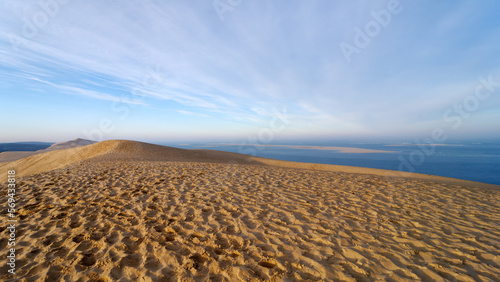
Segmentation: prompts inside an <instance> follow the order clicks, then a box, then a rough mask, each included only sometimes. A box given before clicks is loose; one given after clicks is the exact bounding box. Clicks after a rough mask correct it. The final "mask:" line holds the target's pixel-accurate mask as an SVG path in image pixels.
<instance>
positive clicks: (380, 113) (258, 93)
mask: <svg viewBox="0 0 500 282" xmlns="http://www.w3.org/2000/svg"><path fill="white" fill-rule="evenodd" d="M387 3H388V1H369V2H368V1H366V2H363V3H362V5H357V4H356V5H355V4H353V3H345V2H341V1H314V2H302V1H273V2H251V1H245V2H244V3H242V4H241V5H239V6H237V7H236V8H235V9H234V10H233V11H232V12H231V13H228V14H226V15H225V18H224V21H220V19H219V17H218V15H217V12H216V11H215V10H214V9H213V6H212V5H211V2H210V1H201V0H200V1H191V2H189V3H187V2H179V1H153V0H145V1H128V2H127V3H122V2H109V1H104V2H100V1H94V2H92V4H89V3H88V2H85V1H76V0H75V1H69V2H68V3H67V4H60V5H59V9H58V11H57V13H54V15H53V16H50V17H48V22H47V24H46V25H44V26H43V27H37V32H36V34H35V35H34V36H32V38H27V37H26V34H25V33H26V32H25V31H26V19H27V20H28V21H30V22H31V24H33V25H36V23H35V22H34V20H33V15H34V14H35V13H37V12H40V11H43V9H42V8H41V6H40V5H39V4H38V2H37V1H6V2H4V7H3V9H2V10H1V12H0V13H1V17H0V36H1V37H0V77H2V78H3V79H5V80H7V81H8V82H9V85H11V86H10V88H11V89H14V90H13V91H18V92H19V93H18V95H20V97H22V95H24V94H23V92H22V90H21V88H22V87H28V86H30V87H33V88H36V87H40V83H42V84H44V89H45V90H46V91H56V92H58V93H61V94H67V95H78V96H81V97H85V98H87V99H97V100H102V101H113V102H116V101H120V102H124V103H129V104H137V105H141V106H142V107H145V108H147V107H153V106H155V107H160V108H165V107H166V108H170V109H172V112H176V113H179V114H180V115H181V116H186V115H191V116H192V117H198V118H205V119H206V118H208V117H214V116H217V118H218V119H226V120H231V121H234V120H246V121H248V122H250V123H253V124H254V125H256V126H258V125H259V124H261V123H262V121H263V120H266V119H269V118H270V117H271V116H272V109H275V108H280V107H286V108H287V109H288V111H289V113H290V115H291V116H293V117H295V118H294V123H293V125H292V126H291V128H295V129H294V130H297V132H303V133H307V132H311V131H312V130H314V131H315V133H317V132H323V133H325V135H332V136H333V135H335V134H344V133H345V134H347V133H349V134H350V133H352V132H355V133H356V134H357V135H363V134H367V135H370V134H373V132H376V131H384V132H392V134H393V135H394V136H397V135H398V132H401V131H409V130H407V127H411V125H418V124H422V123H426V122H428V121H429V120H433V119H434V120H435V119H436V116H439V114H440V112H441V111H442V110H443V109H444V108H446V107H447V106H448V105H447V104H449V103H454V99H455V97H458V96H459V95H461V94H460V93H461V91H460V90H459V89H460V87H462V86H464V85H473V84H474V83H475V81H476V80H477V77H478V76H480V75H484V76H485V75H488V74H490V73H493V74H497V75H498V76H500V69H499V68H498V65H499V64H498V63H499V62H498V60H499V59H498V56H496V55H495V54H494V50H498V48H499V47H500V39H498V37H493V36H491V34H493V31H494V30H497V31H498V26H499V23H500V20H498V19H497V17H496V16H495V15H494V13H493V12H492V11H493V10H494V8H498V4H497V3H496V2H491V1H487V3H484V4H483V5H473V4H470V3H467V2H466V1H459V2H457V3H456V4H454V5H452V7H451V8H449V5H441V4H439V5H435V4H434V3H433V2H431V1H419V2H418V3H415V1H413V2H411V1H403V0H401V4H402V5H403V6H404V10H403V12H402V13H401V15H394V16H393V18H392V21H391V24H390V25H389V26H387V27H385V28H384V30H383V32H381V33H380V36H378V37H377V38H375V39H374V40H373V42H372V43H371V44H370V46H369V47H367V48H366V50H363V52H362V53H361V54H359V55H358V56H357V57H356V60H354V61H353V62H352V63H350V64H347V63H346V62H345V59H344V57H343V54H342V52H341V50H340V49H339V48H338V46H339V43H340V42H342V41H345V40H350V39H352V37H353V36H354V28H355V27H356V26H362V25H363V24H365V23H366V22H367V21H369V20H370V19H371V17H372V16H371V12H372V11H379V10H380V9H383V8H384V7H386V6H387ZM430 7H433V9H429V8H430ZM403 14H404V15H403ZM346 15H350V16H346ZM472 23H474V24H473V25H474V26H470V25H472ZM466 24H469V26H466ZM495 26H496V29H495ZM434 27H436V28H434ZM460 30H467V33H465V34H464V33H461V32H459V31H460ZM23 32H24V33H23ZM473 33H474V34H473ZM13 38H14V39H16V38H17V40H20V41H18V42H21V43H20V44H19V45H18V46H17V47H13V45H12V40H13ZM471 39H473V40H474V41H473V42H474V44H471V43H470V40H471ZM485 46H487V47H485ZM495 47H496V48H495ZM16 49H17V50H16ZM479 49H480V50H483V51H482V52H478V50H479ZM464 55H467V56H464ZM495 62H496V64H495ZM462 65H463V66H467V69H464V68H460V66H462ZM147 77H154V78H156V79H157V81H154V82H153V83H148V82H147V81H146V78H147ZM12 85H13V86H12ZM16 88H18V90H15V89H16ZM437 90H440V91H437ZM462 90H463V89H462ZM462 92H463V91H462ZM123 97H127V98H123ZM20 99H22V98H20ZM491 103H493V104H500V101H499V98H497V97H493V98H492V99H491ZM255 109H259V110H255ZM78 110H81V109H75V111H78ZM419 113H428V114H425V115H424V116H422V115H419ZM490 115H494V116H491V117H492V118H498V114H490ZM399 121H404V122H399ZM472 122H473V120H472ZM227 130H231V128H228V129H227ZM422 132H425V129H423V130H422Z"/></svg>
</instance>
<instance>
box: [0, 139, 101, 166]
mask: <svg viewBox="0 0 500 282" xmlns="http://www.w3.org/2000/svg"><path fill="white" fill-rule="evenodd" d="M94 143H96V141H91V140H86V139H81V138H77V139H74V140H70V141H65V142H59V143H55V144H53V145H52V146H50V147H48V148H47V149H43V150H38V151H7V152H1V153H0V163H3V162H12V161H16V160H20V159H23V158H26V157H29V156H33V155H36V154H41V153H45V152H50V151H56V150H64V149H70V148H76V147H81V146H86V145H90V144H94Z"/></svg>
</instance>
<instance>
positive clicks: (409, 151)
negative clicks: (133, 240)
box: [170, 143, 500, 185]
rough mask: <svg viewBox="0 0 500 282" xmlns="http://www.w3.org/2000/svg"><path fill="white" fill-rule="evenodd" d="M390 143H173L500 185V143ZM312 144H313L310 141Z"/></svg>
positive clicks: (186, 146)
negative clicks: (350, 150)
mask: <svg viewBox="0 0 500 282" xmlns="http://www.w3.org/2000/svg"><path fill="white" fill-rule="evenodd" d="M393 144H395V143H391V144H367V143H335V144H332V143H330V144H314V145H316V146H318V145H320V146H337V147H355V148H364V149H374V150H383V151H396V152H394V153H362V154H359V153H358V154H353V153H340V152H339V151H329V150H317V149H296V148H284V147H262V146H257V147H254V146H251V145H245V146H239V145H218V144H170V145H171V146H175V147H179V148H185V149H213V150H221V151H228V152H235V153H247V154H248V153H250V152H255V155H256V156H259V157H264V158H271V159H278V160H285V161H296V162H308V163H321V164H336V165H348V166H359V167H369V168H381V169H390V170H403V171H412V172H417V173H424V174H431V175H439V176H446V177H453V178H460V179H466V180H472V181H479V182H484V183H490V184H497V185H500V144H495V143H490V144H487V143H481V144H453V145H446V146H441V145H436V146H432V147H431V145H426V146H425V147H422V146H418V145H415V144H404V145H399V146H390V145H393ZM301 145H306V144H301ZM307 145H313V144H307Z"/></svg>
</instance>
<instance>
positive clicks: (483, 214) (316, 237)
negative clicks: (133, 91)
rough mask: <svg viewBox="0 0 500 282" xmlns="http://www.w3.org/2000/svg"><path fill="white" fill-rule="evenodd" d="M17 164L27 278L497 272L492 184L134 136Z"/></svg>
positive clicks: (321, 277) (499, 236)
mask: <svg viewBox="0 0 500 282" xmlns="http://www.w3.org/2000/svg"><path fill="white" fill-rule="evenodd" d="M8 169H16V173H17V175H18V176H19V177H18V195H17V196H16V197H17V205H18V207H19V209H18V215H19V222H20V224H19V228H18V231H17V232H18V233H17V234H16V236H17V242H18V243H17V246H16V247H17V250H16V253H17V254H18V257H17V261H16V265H17V268H18V269H17V271H16V273H17V274H16V277H18V278H26V279H27V280H26V281H45V279H48V280H47V281H57V280H58V279H64V280H66V281H77V280H79V281H90V280H93V281H112V280H120V279H124V281H261V280H270V281H331V280H337V281H374V280H388V281H401V280H425V281H430V280H433V281H444V280H457V281H493V280H496V279H498V277H500V258H499V250H500V225H499V222H500V194H499V190H498V186H495V185H487V184H480V183H475V182H470V181H461V180H456V179H449V178H442V177H434V176H425V175H417V174H410V173H405V174H395V173H392V174H391V173H390V172H387V171H383V170H375V169H364V168H354V167H344V166H330V165H316V164H301V163H293V162H283V161H276V160H269V159H261V158H255V157H249V156H245V155H240V154H234V153H227V152H218V151H210V150H183V149H177V148H170V147H164V146H157V145H151V144H146V143H140V142H132V141H105V142H100V143H97V144H92V145H88V146H82V147H77V148H71V149H63V150H55V151H49V152H44V153H40V154H37V155H33V156H30V157H27V158H24V159H21V160H17V161H14V162H9V163H3V164H0V174H1V175H2V177H4V175H6V171H7V170H8ZM394 176H397V177H394ZM4 180H5V179H2V181H4ZM4 183H5V182H4ZM1 198H2V199H1V200H2V201H3V202H6V200H5V198H6V195H5V193H2V195H1ZM7 232H8V231H7V230H3V232H2V234H1V236H0V250H1V251H2V252H3V253H5V252H6V251H7V250H6V248H7V241H6V240H7V238H8V236H7V235H8V234H7ZM7 268H8V266H5V265H2V267H1V269H2V270H1V271H2V272H1V273H2V275H4V274H6V273H7V271H6V270H7ZM1 277H2V278H5V279H7V278H11V277H10V276H8V275H4V276H1ZM99 279H100V280H99ZM141 279H143V280H141Z"/></svg>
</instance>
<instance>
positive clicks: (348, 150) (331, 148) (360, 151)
mask: <svg viewBox="0 0 500 282" xmlns="http://www.w3.org/2000/svg"><path fill="white" fill-rule="evenodd" d="M224 145H240V144H224ZM250 145H251V146H259V147H279V148H294V149H310V150H327V151H339V153H351V154H368V153H397V152H398V151H384V150H372V149H364V148H355V147H334V146H302V145H265V144H250ZM200 147H212V146H200Z"/></svg>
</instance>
